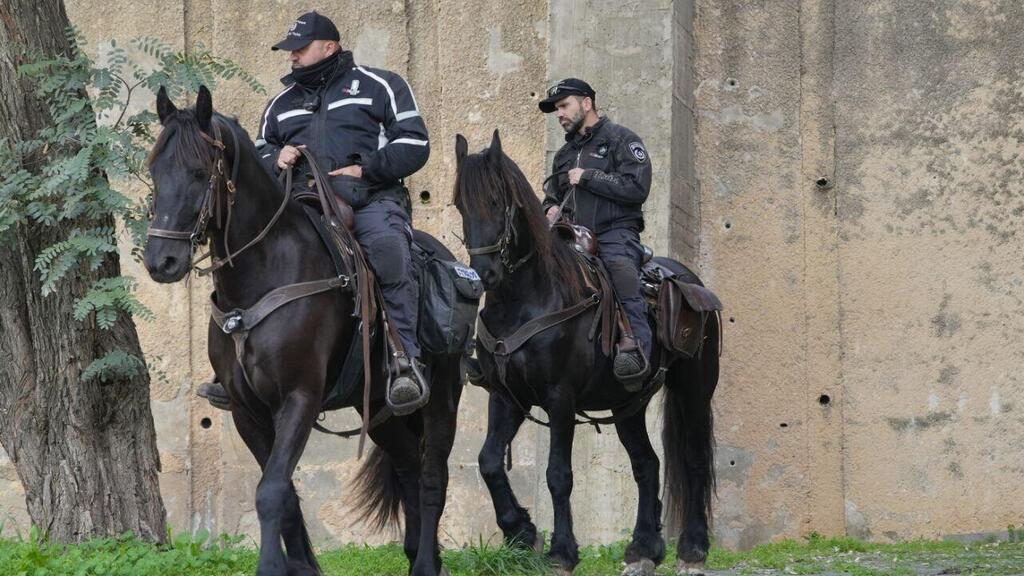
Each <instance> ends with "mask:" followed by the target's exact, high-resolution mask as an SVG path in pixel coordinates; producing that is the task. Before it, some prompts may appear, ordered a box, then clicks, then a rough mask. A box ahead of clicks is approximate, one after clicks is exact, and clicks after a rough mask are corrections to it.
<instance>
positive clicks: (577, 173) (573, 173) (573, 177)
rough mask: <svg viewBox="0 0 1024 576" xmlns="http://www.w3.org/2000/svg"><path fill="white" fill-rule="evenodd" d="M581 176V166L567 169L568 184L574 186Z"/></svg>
mask: <svg viewBox="0 0 1024 576" xmlns="http://www.w3.org/2000/svg"><path fill="white" fill-rule="evenodd" d="M582 177H583V168H573V169H572V170H569V185H571V186H575V185H577V184H579V183H580V178H582Z"/></svg>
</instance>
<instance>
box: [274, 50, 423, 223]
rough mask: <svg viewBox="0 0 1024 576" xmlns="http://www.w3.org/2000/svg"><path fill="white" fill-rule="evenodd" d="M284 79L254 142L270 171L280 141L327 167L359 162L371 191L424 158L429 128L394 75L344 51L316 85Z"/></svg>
mask: <svg viewBox="0 0 1024 576" xmlns="http://www.w3.org/2000/svg"><path fill="white" fill-rule="evenodd" d="M281 82H282V83H283V84H284V85H285V86H286V88H285V89H284V90H282V91H281V93H280V94H278V95H277V96H275V97H274V98H273V99H272V100H271V101H270V103H269V104H268V105H267V108H266V110H265V111H264V113H263V118H262V119H261V121H260V129H259V133H258V134H257V140H256V148H257V151H258V152H259V155H260V158H262V159H263V161H264V163H265V164H266V165H267V167H269V168H270V169H271V170H272V172H273V173H277V172H278V169H277V156H278V154H279V153H280V151H281V148H282V147H283V146H284V145H285V144H290V145H292V146H298V145H300V144H305V145H306V146H307V147H308V148H309V149H310V150H311V151H312V152H313V154H314V155H315V156H316V158H317V160H318V161H319V162H320V165H321V168H323V169H324V170H328V171H330V170H335V169H337V168H343V167H345V166H351V165H353V164H359V165H361V166H362V169H363V180H364V181H365V184H368V185H369V187H370V188H371V193H372V190H381V189H386V188H389V185H394V184H397V183H398V182H399V181H400V180H401V179H402V178H405V177H406V176H409V175H410V174H412V173H414V172H416V171H417V170H419V169H420V168H422V167H423V165H424V164H426V163H427V158H428V157H429V156H430V144H429V141H428V137H427V127H426V125H425V124H424V123H423V118H422V117H420V111H419V107H418V106H417V105H416V98H415V97H414V96H413V93H412V90H411V89H410V88H409V85H408V84H407V83H406V82H405V80H403V79H402V77H401V76H399V75H398V74H395V73H393V72H388V71H386V70H378V69H375V68H367V67H364V66H359V65H357V64H355V62H353V61H352V57H351V54H349V53H343V54H342V55H341V64H340V65H339V69H338V70H337V72H335V74H334V76H333V78H332V79H330V80H329V81H327V82H325V83H322V84H320V85H319V86H313V87H310V86H304V85H302V84H299V83H296V82H295V80H294V78H293V77H292V75H291V74H289V75H288V76H285V77H284V78H282V79H281ZM313 103H315V105H314V104H313ZM314 108H315V110H311V109H314ZM343 178H347V177H343ZM351 180H355V179H351ZM390 187H391V188H393V187H394V186H390ZM335 188H336V189H337V186H335ZM364 200H365V198H364ZM350 201H352V199H350ZM361 203H365V202H360V201H356V202H353V204H354V205H357V207H358V204H361Z"/></svg>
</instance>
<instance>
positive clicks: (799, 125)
mask: <svg viewBox="0 0 1024 576" xmlns="http://www.w3.org/2000/svg"><path fill="white" fill-rule="evenodd" d="M796 6H797V8H796V30H797V66H798V69H797V70H798V75H797V87H798V89H797V108H796V133H797V146H798V150H800V181H799V182H800V184H799V186H798V189H799V190H800V221H801V223H802V224H803V234H801V236H802V239H803V246H802V248H803V261H802V262H801V265H802V270H801V273H802V276H803V282H801V286H802V287H803V294H802V295H801V296H802V298H801V299H802V300H803V303H804V306H803V309H804V318H803V333H804V338H803V343H802V351H801V352H802V357H803V360H804V370H803V374H804V388H805V390H804V394H805V395H809V394H811V390H810V387H811V379H810V376H809V375H808V373H807V371H808V370H809V366H808V363H809V358H808V350H810V346H809V344H808V340H809V339H810V330H809V328H810V312H809V311H808V308H807V234H808V230H807V200H806V198H805V197H804V196H805V195H806V194H807V192H806V191H805V190H804V188H805V187H806V183H805V181H804V177H805V175H806V174H807V167H806V164H805V163H804V160H805V154H804V74H805V73H806V72H805V67H804V3H803V1H802V0H798V1H797V3H796ZM803 405H804V408H805V409H804V422H810V421H811V414H810V412H811V409H810V403H809V402H807V401H805V402H803ZM811 442H812V440H811V429H810V427H805V428H804V454H812V453H813V451H812V450H811ZM805 462H806V465H808V466H813V465H814V458H807V459H806V460H805ZM803 494H804V499H805V500H809V499H810V498H811V496H812V489H811V484H810V482H808V483H806V484H805V486H804V489H803ZM804 514H805V516H804V518H803V519H802V521H801V523H802V524H804V525H807V524H811V525H813V523H814V518H813V516H814V511H813V510H806V511H805V512H804Z"/></svg>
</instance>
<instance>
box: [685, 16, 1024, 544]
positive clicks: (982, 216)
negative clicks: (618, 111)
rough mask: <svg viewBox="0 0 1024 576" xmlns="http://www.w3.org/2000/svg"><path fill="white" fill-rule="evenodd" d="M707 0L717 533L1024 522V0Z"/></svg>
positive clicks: (962, 530) (919, 530) (706, 183)
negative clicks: (723, 313)
mask: <svg viewBox="0 0 1024 576" xmlns="http://www.w3.org/2000/svg"><path fill="white" fill-rule="evenodd" d="M697 8H698V9H697V14H696V26H695V29H696V36H697V45H698V56H697V68H696V70H695V74H696V80H697V87H696V92H695V96H696V105H697V106H696V109H697V118H698V121H697V151H696V153H697V172H698V176H699V182H700V197H701V212H700V217H701V218H700V222H701V236H700V244H699V245H700V254H701V257H700V266H701V269H702V271H703V272H704V274H705V277H706V278H708V279H709V282H710V284H711V286H713V287H714V288H715V289H716V290H717V291H718V293H719V294H720V295H722V297H723V299H724V301H725V302H726V304H727V307H728V310H727V318H728V323H727V328H728V330H727V332H726V356H725V358H723V364H724V374H723V380H722V385H721V388H720V392H719V395H718V398H717V406H718V416H719V418H718V424H719V427H718V442H719V452H718V455H719V470H720V484H719V491H718V493H719V508H718V518H717V520H718V527H717V532H718V533H719V537H720V539H721V541H722V542H723V543H726V544H735V545H740V546H746V545H750V544H753V543H756V542H759V541H762V540H764V539H767V538H770V537H776V536H778V535H780V534H801V533H807V532H810V531H811V530H818V531H820V532H824V533H848V534H851V535H854V536H860V537H870V538H875V539H882V540H885V539H891V538H909V537H917V536H925V537H937V536H947V535H957V534H970V533H977V532H991V531H998V530H1000V529H1002V528H1003V527H1005V526H1006V525H1007V524H1011V523H1014V524H1018V523H1019V522H1020V518H1021V516H1022V515H1024V508H1022V504H1021V502H1020V501H1019V499H1014V498H1008V496H1010V495H1011V494H1015V493H1017V492H1019V486H1020V484H1019V481H1020V466H1021V464H1020V462H1021V442H1020V437H1021V433H1022V432H1024V417H1022V415H1021V414H1020V405H1021V404H1020V403H1021V401H1022V400H1024V394H1022V391H1021V385H1020V381H1019V375H1018V371H1017V370H1016V366H1017V365H1018V364H1019V359H1020V355H1021V345H1020V344H1021V338H1020V334H1021V331H1022V329H1024V321H1022V320H1021V317H1020V311H1021V300H1020V297H1019V286H1020V283H1021V270H1020V262H1021V259H1020V255H1021V250H1020V239H1019V236H1018V234H1017V227H1018V226H1019V224H1020V220H1021V215H1022V213H1024V208H1022V207H1021V200H1020V199H1021V189H1020V188H1021V185H1020V173H1021V159H1020V157H1019V153H1020V133H1021V128H1022V125H1024V117H1022V115H1021V105H1020V102H1021V90H1022V87H1024V85H1022V82H1021V77H1020V70H1019V60H1020V57H1021V54H1022V51H1021V48H1022V46H1021V38H1020V35H1019V33H1016V32H1014V30H1019V28H1020V26H1021V24H1022V22H1024V6H1022V5H1021V4H1020V3H1018V2H1009V1H1006V2H999V1H982V0H979V1H934V2H933V1H929V2H896V1H892V0H869V1H865V2H838V1H832V0H802V1H801V0H778V1H769V2H764V1H761V0H735V1H728V2H721V1H718V0H714V1H712V0H700V1H698V3H697ZM826 397H827V398H826Z"/></svg>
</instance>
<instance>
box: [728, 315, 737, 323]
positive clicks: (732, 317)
mask: <svg viewBox="0 0 1024 576" xmlns="http://www.w3.org/2000/svg"><path fill="white" fill-rule="evenodd" d="M729 323H730V324H735V323H736V317H735V316H729Z"/></svg>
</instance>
